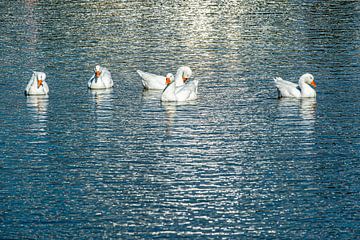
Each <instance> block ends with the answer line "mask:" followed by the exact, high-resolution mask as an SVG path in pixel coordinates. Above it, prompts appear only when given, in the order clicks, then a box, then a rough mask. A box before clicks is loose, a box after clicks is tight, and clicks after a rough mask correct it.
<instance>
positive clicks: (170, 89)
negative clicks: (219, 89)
mask: <svg viewBox="0 0 360 240" xmlns="http://www.w3.org/2000/svg"><path fill="white" fill-rule="evenodd" d="M166 79H167V82H170V83H169V84H167V86H166V88H165V89H164V91H163V92H162V94H161V101H162V102H185V101H191V100H195V99H197V92H198V91H197V89H198V81H197V80H193V81H190V82H187V83H186V84H183V85H182V86H179V87H177V86H176V76H175V81H174V76H173V75H172V74H171V73H168V74H167V75H166Z"/></svg>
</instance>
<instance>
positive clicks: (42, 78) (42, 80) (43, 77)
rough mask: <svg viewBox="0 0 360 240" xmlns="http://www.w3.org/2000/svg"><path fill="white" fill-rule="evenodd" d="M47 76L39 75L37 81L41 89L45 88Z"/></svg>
mask: <svg viewBox="0 0 360 240" xmlns="http://www.w3.org/2000/svg"><path fill="white" fill-rule="evenodd" d="M45 78H46V75H45V73H42V72H40V73H38V74H37V77H36V80H37V87H38V88H40V87H41V86H43V82H44V81H45Z"/></svg>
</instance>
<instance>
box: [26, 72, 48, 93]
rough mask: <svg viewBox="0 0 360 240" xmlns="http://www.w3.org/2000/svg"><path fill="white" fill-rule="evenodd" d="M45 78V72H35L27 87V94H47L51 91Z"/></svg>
mask: <svg viewBox="0 0 360 240" xmlns="http://www.w3.org/2000/svg"><path fill="white" fill-rule="evenodd" d="M45 79H46V74H45V73H43V72H33V74H32V76H31V79H30V81H29V83H28V84H27V86H26V88H25V95H47V94H48V93H49V86H48V85H47V83H46V82H45Z"/></svg>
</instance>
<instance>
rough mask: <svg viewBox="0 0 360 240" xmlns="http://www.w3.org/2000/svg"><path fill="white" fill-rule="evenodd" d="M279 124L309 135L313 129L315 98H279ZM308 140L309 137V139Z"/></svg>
mask: <svg viewBox="0 0 360 240" xmlns="http://www.w3.org/2000/svg"><path fill="white" fill-rule="evenodd" d="M279 110H280V113H279V115H280V116H279V117H280V121H281V125H282V126H284V127H286V128H292V127H291V126H293V127H295V128H296V132H298V133H302V134H303V136H304V137H305V136H307V137H309V135H312V134H313V133H314V131H315V122H316V99H314V98H312V99H310V98H307V99H292V98H287V99H279ZM309 140H310V139H309Z"/></svg>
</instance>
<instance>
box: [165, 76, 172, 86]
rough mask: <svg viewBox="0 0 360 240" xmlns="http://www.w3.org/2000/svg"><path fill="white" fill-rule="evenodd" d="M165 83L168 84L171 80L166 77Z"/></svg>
mask: <svg viewBox="0 0 360 240" xmlns="http://www.w3.org/2000/svg"><path fill="white" fill-rule="evenodd" d="M165 83H166V85H169V84H170V83H171V80H170V78H169V77H167V78H166V80H165Z"/></svg>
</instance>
